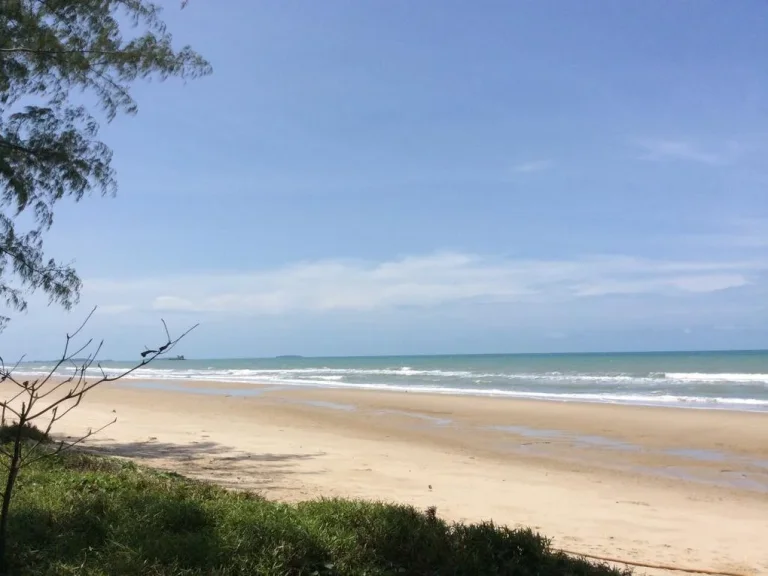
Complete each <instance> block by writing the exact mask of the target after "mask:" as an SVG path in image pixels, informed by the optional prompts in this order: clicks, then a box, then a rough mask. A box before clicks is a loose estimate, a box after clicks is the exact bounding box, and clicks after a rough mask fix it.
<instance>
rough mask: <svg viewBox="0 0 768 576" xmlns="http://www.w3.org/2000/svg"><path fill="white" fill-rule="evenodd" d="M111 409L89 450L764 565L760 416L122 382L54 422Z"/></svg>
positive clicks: (239, 481) (589, 548) (765, 422)
mask: <svg viewBox="0 0 768 576" xmlns="http://www.w3.org/2000/svg"><path fill="white" fill-rule="evenodd" d="M115 416H117V418H118V421H117V422H116V423H115V424H114V425H112V426H111V427H109V428H108V429H106V430H105V431H104V432H102V433H101V434H100V435H98V436H96V437H94V438H92V439H91V440H89V441H88V442H87V443H86V445H87V447H89V448H90V449H98V450H100V451H103V452H107V453H110V454H115V455H120V456H128V457H131V458H134V459H136V460H138V461H140V462H142V463H145V464H149V465H152V466H158V467H162V468H167V469H170V470H174V471H176V472H179V473H181V474H185V475H190V476H193V477H197V478H203V479H208V480H212V481H215V482H217V483H219V484H222V485H224V486H227V487H232V488H236V489H248V490H255V491H258V492H260V493H262V494H264V495H265V496H267V497H269V498H275V499H280V500H286V501H296V500H302V499H308V498H316V497H331V496H344V497H356V498H367V499H377V500H388V501H397V502H404V503H409V504H412V505H414V506H417V507H419V508H426V507H428V506H436V507H437V511H438V514H439V515H440V516H441V517H443V518H446V519H450V520H459V521H461V520H466V521H479V520H489V519H492V520H493V521H495V522H497V523H502V524H508V525H510V526H530V527H532V528H534V529H536V530H539V531H541V532H542V533H543V534H545V535H547V536H550V537H552V538H553V539H554V546H555V547H557V548H561V549H566V550H569V551H573V552H578V553H584V554H592V555H598V556H606V557H612V558H619V559H625V560H628V561H635V562H641V563H651V564H668V565H674V566H680V567H687V568H695V569H701V570H710V571H715V572H716V571H724V572H730V573H737V574H745V575H746V574H750V575H752V574H768V550H766V547H765V542H766V539H768V415H766V414H759V413H744V412H729V411H719V410H684V409H672V408H645V407H632V406H618V405H599V404H577V403H560V402H540V401H519V400H506V399H496V398H475V397H459V396H448V395H427V394H415V393H392V392H386V393H385V392H370V391H357V390H338V389H336V390H332V389H314V390H313V389H299V388H294V389H291V388H274V387H272V388H270V387H254V386H252V385H238V384H213V383H210V382H178V383H165V384H163V385H162V387H161V388H158V385H157V384H156V383H151V382H140V381H132V382H124V383H121V384H112V385H109V386H106V387H103V388H101V389H97V390H95V391H94V392H92V393H91V394H90V395H89V396H88V397H87V398H86V400H85V401H84V402H83V404H82V405H81V406H80V407H79V408H78V409H77V411H75V412H72V414H71V415H70V416H68V418H67V419H66V420H64V421H62V422H61V423H60V427H59V429H58V430H56V432H58V433H60V434H62V435H64V436H73V437H74V436H76V435H77V434H80V433H82V432H83V431H84V430H85V429H87V428H88V427H98V426H100V425H102V424H104V423H106V422H108V421H109V420H111V419H112V418H114V417H115ZM638 573H648V574H669V573H670V572H668V571H663V570H646V569H638Z"/></svg>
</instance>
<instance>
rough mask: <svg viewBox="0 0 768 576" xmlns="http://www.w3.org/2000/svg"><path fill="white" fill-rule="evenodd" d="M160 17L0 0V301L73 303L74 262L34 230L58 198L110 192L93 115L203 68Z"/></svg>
mask: <svg viewBox="0 0 768 576" xmlns="http://www.w3.org/2000/svg"><path fill="white" fill-rule="evenodd" d="M182 6H183V4H182ZM160 16H161V8H160V7H159V6H158V5H156V4H154V3H152V2H148V1H146V0H0V302H4V303H5V304H6V305H7V307H8V309H9V310H16V311H21V310H24V309H25V308H26V305H27V296H28V294H29V293H30V292H32V291H36V290H37V291H41V292H43V293H45V294H46V295H47V296H48V297H49V299H50V301H51V302H55V303H58V304H61V305H63V306H64V307H65V308H70V307H71V306H72V305H73V304H74V303H76V302H77V299H78V296H79V292H80V285H81V282H80V279H79V277H78V275H77V273H76V271H75V269H74V268H73V267H72V266H71V265H69V264H67V263H62V262H57V261H55V260H53V259H49V258H47V257H46V255H45V252H44V249H43V248H44V246H43V234H44V232H45V231H46V230H48V229H49V228H50V226H51V224H52V223H53V219H54V210H55V207H56V203H57V202H58V201H60V200H63V199H65V198H68V199H71V200H74V201H79V200H81V199H82V198H83V197H84V196H85V195H87V194H89V193H91V192H93V191H97V192H98V193H100V194H114V193H115V191H116V190H117V182H116V177H115V172H114V170H113V169H112V165H111V161H112V152H111V150H110V149H109V147H108V146H107V145H106V144H105V143H104V142H102V141H100V140H99V138H98V129H99V126H98V123H97V121H96V115H100V116H101V117H102V118H103V119H106V120H107V121H110V120H112V119H113V118H115V117H116V116H117V115H118V114H121V113H122V114H135V113H136V112H137V110H138V106H137V103H136V102H135V101H134V99H133V98H132V96H131V92H130V88H131V86H132V84H133V83H134V82H135V81H136V80H138V79H145V78H158V79H161V80H163V79H166V78H168V77H179V78H184V79H187V78H194V77H198V76H202V75H206V74H209V73H210V72H211V66H210V64H209V63H208V62H207V61H206V60H205V59H204V58H203V57H202V56H200V55H199V54H197V53H196V52H195V51H193V50H192V48H190V47H189V46H185V47H183V48H180V49H177V48H174V46H173V42H172V37H171V34H170V33H169V32H168V31H167V29H166V26H165V24H164V23H163V21H162V19H161V17H160ZM84 96H85V97H84ZM81 101H92V102H96V103H97V109H88V108H86V107H85V106H83V105H81V104H79V103H78V102H81ZM7 320H8V318H7V316H5V315H3V316H0V323H2V324H4V323H5V322H6V321H7Z"/></svg>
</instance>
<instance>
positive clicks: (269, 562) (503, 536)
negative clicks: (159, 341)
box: [8, 452, 629, 576]
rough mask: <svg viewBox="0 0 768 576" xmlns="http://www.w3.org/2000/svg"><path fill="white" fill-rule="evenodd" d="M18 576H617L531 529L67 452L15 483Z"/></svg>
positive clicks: (14, 564) (12, 524) (13, 538)
mask: <svg viewBox="0 0 768 576" xmlns="http://www.w3.org/2000/svg"><path fill="white" fill-rule="evenodd" d="M9 538H10V539H9V543H8V544H9V548H10V550H9V552H10V554H9V559H10V562H11V568H12V570H11V572H12V573H13V574H21V575H24V574H39V575H50V576H53V575H56V576H59V575H68V574H72V575H74V574H78V575H84V576H97V575H98V576H106V575H112V574H121V575H137V576H138V575H142V576H144V575H147V576H161V575H162V576H196V575H203V574H206V575H208V574H210V575H214V576H234V575H241V576H245V575H249V576H250V575H263V576H293V575H296V576H298V575H306V576H353V575H354V576H362V575H366V576H394V575H406V576H411V575H412V576H416V575H418V576H426V575H429V576H438V575H446V576H476V575H483V576H501V575H517V576H534V575H535V576H555V575H556V576H568V575H570V576H619V575H620V574H629V572H620V571H617V570H614V569H611V568H609V567H607V566H602V565H597V564H593V563H589V562H587V561H584V560H578V559H573V558H570V557H568V556H565V555H564V554H561V553H558V552H555V551H553V550H552V549H551V548H550V543H549V541H548V540H547V539H546V538H544V537H542V536H540V535H538V534H536V533H534V532H532V531H531V530H527V529H525V530H519V529H509V528H506V527H503V526H496V525H494V524H491V523H482V524H474V525H463V524H452V523H447V522H445V521H443V520H442V519H441V518H439V517H438V516H437V513H436V510H435V509H434V508H430V509H428V510H427V511H426V512H422V511H418V510H416V509H414V508H412V507H410V506H402V505H395V504H386V503H381V502H364V501H354V500H342V499H324V500H316V501H311V502H304V503H300V504H297V505H288V504H281V503H277V502H271V501H268V500H265V499H263V498H260V497H258V496H254V495H252V494H247V493H236V492H228V491H226V490H224V489H222V488H219V487H216V486H212V485H210V484H205V483H202V482H196V481H192V480H189V479H187V478H184V477H181V476H179V475H177V474H173V473H167V472H159V471H154V470H150V469H146V468H142V467H139V466H136V465H134V464H132V463H130V462H126V461H123V460H118V459H111V458H104V457H99V456H93V455H88V454H85V453H81V452H72V453H64V454H61V455H59V456H56V457H52V458H49V459H44V460H42V461H40V462H39V463H37V464H35V465H33V466H31V467H29V468H27V469H26V470H24V471H23V473H22V474H21V476H20V477H19V483H18V489H17V492H16V494H15V497H14V502H13V506H12V513H11V516H10V518H9Z"/></svg>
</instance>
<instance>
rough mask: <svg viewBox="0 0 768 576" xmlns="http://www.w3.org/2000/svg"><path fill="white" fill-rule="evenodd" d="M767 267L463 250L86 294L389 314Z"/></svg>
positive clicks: (684, 289) (144, 303) (707, 280)
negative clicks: (517, 257) (528, 256)
mask: <svg viewBox="0 0 768 576" xmlns="http://www.w3.org/2000/svg"><path fill="white" fill-rule="evenodd" d="M766 269H768V263H766V262H764V261H755V262H752V261H743V262H716V261H714V262H712V261H710V262H700V261H666V260H648V259H641V258H634V257H627V256H597V257H585V258H578V259H573V260H515V259H497V258H489V257H482V256H476V255H471V254H460V253H442V254H434V255H427V256H413V257H407V258H401V259H397V260H390V261H384V262H375V263H371V262H357V261H333V260H329V261H318V262H307V263H300V264H296V265H292V266H287V267H282V268H276V269H272V270H263V271H256V272H250V273H237V274H225V273H201V274H195V275H186V276H175V277H165V278H150V279H145V280H137V281H128V282H123V281H110V280H90V281H86V282H85V286H86V290H87V292H88V294H89V298H91V299H94V300H97V301H99V302H102V303H104V304H107V305H108V306H109V308H108V310H109V311H111V312H112V313H115V314H119V313H126V312H127V311H129V310H155V311H190V312H207V313H238V314H240V313H250V314H283V313H289V312H296V311H355V312H364V311H370V310H387V309H395V308H402V307H422V308H423V307H431V306H439V305H445V304H450V303H461V302H464V303H466V302H492V303H503V302H540V303H541V302H545V303H546V302H550V301H551V302H555V301H558V302H562V301H568V300H577V299H583V298H596V297H603V296H610V295H628V294H656V295H663V294H684V293H707V292H715V291H721V290H725V289H728V288H737V287H740V286H744V285H746V284H748V283H750V282H751V280H752V279H753V278H755V277H756V276H757V275H759V274H760V273H761V272H762V271H764V270H766Z"/></svg>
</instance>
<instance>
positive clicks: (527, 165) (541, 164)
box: [512, 160, 552, 174]
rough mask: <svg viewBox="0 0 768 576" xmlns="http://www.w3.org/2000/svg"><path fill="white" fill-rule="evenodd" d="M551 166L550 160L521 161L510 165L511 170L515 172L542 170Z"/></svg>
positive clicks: (524, 172) (527, 172)
mask: <svg viewBox="0 0 768 576" xmlns="http://www.w3.org/2000/svg"><path fill="white" fill-rule="evenodd" d="M550 168H552V161H551V160H532V161H529V162H521V163H519V164H515V165H514V166H512V172H514V173H516V174H529V173H531V172H543V171H544V170H548V169H550Z"/></svg>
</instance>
